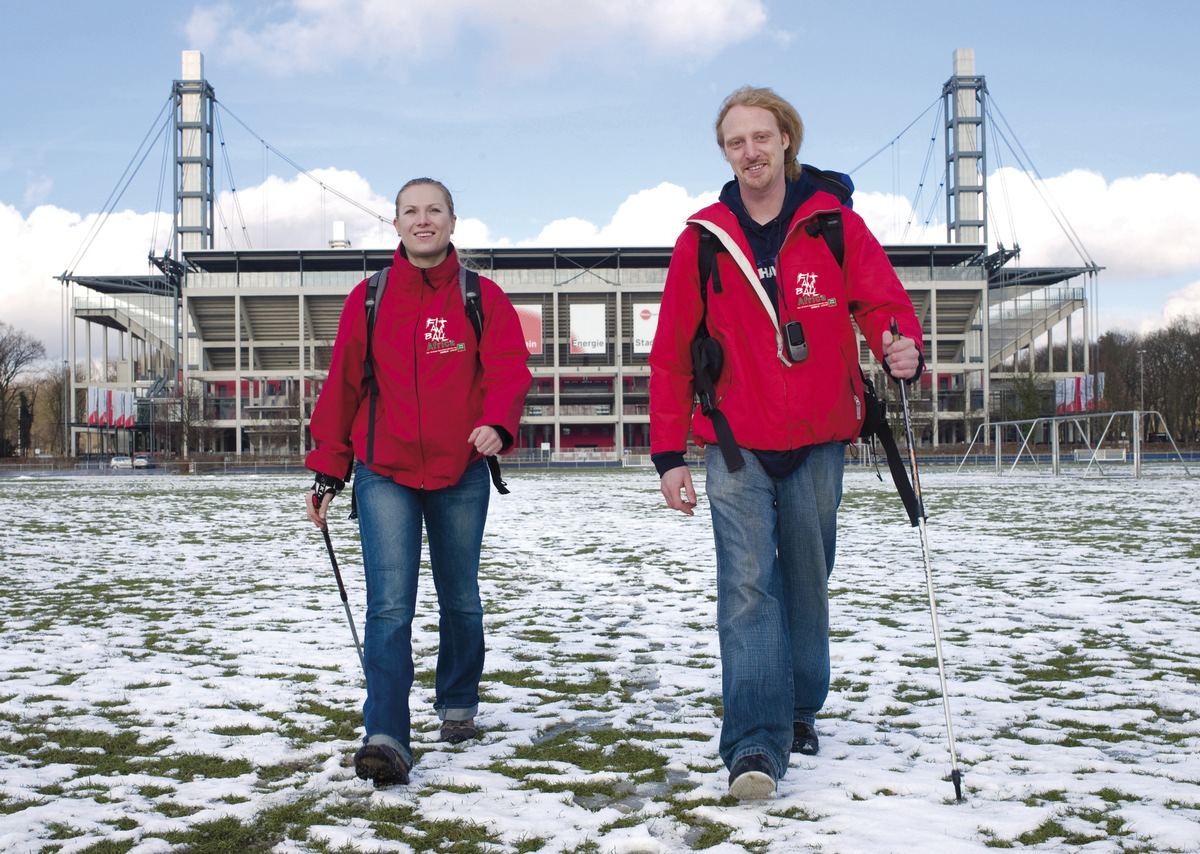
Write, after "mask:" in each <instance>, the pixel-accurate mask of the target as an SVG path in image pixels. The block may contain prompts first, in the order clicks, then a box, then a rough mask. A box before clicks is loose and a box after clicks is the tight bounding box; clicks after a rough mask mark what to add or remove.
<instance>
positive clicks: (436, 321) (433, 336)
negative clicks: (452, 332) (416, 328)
mask: <svg viewBox="0 0 1200 854" xmlns="http://www.w3.org/2000/svg"><path fill="white" fill-rule="evenodd" d="M466 348H467V345H465V344H459V343H457V342H456V341H455V340H454V339H453V338H447V337H446V318H444V317H431V318H429V319H428V320H426V321H425V352H426V353H455V352H458V351H461V350H465V349H466Z"/></svg>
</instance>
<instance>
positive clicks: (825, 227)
mask: <svg viewBox="0 0 1200 854" xmlns="http://www.w3.org/2000/svg"><path fill="white" fill-rule="evenodd" d="M804 230H805V231H807V232H808V233H809V235H810V236H812V237H816V236H817V235H818V234H819V235H821V237H823V238H825V245H826V246H828V247H829V251H830V252H832V253H833V260H835V261H837V265H838V267H841V266H842V262H843V261H845V260H846V235H845V232H844V231H843V229H842V215H841V213H840V212H837V211H831V212H826V213H819V214H817V215H816V217H814V218H813V221H812V222H810V223H809V224H808V225H806V226H805V227H804Z"/></svg>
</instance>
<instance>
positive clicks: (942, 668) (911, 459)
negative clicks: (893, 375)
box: [892, 317, 963, 803]
mask: <svg viewBox="0 0 1200 854" xmlns="http://www.w3.org/2000/svg"><path fill="white" fill-rule="evenodd" d="M892 337H893V338H897V339H898V338H900V328H899V327H898V326H897V325H896V319H895V318H894V317H893V318H892ZM897 384H898V385H899V386H900V404H901V407H902V408H903V411H904V438H905V440H906V441H907V442H908V464H909V467H910V468H911V470H912V485H913V491H914V492H915V493H916V497H917V512H916V513H915V514H913V519H912V523H913V526H914V527H915V528H917V530H918V531H920V533H921V555H922V557H924V559H925V586H926V588H927V589H928V590H929V613H930V616H931V617H932V619H933V645H934V648H935V649H936V651H937V666H938V679H939V680H940V681H941V683H942V708H943V710H944V711H945V713H946V736H947V738H948V739H949V741H950V780H951V782H953V783H954V799H955V800H956V801H958V802H959V803H962V799H963V796H962V772H961V771H959V769H958V754H957V753H956V752H955V750H954V726H953V725H952V724H951V723H950V695H949V693H948V692H947V690H946V663H945V660H944V659H943V658H942V633H941V632H940V631H939V630H938V615H937V599H936V598H935V597H934V595H933V566H932V564H931V563H930V560H929V542H928V540H927V539H926V536H925V502H924V500H922V498H921V477H920V475H919V474H918V472H917V449H916V443H915V442H913V428H912V415H911V413H910V412H909V410H908V388H907V386H906V385H905V381H904V380H898V381H897Z"/></svg>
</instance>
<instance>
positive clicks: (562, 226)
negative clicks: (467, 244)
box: [521, 182, 717, 247]
mask: <svg viewBox="0 0 1200 854" xmlns="http://www.w3.org/2000/svg"><path fill="white" fill-rule="evenodd" d="M716 200H717V194H716V193H715V192H711V193H701V194H700V195H699V196H689V195H688V193H687V191H686V190H685V189H684V188H683V187H680V186H677V185H675V184H669V183H665V182H664V183H662V184H659V185H658V186H657V187H654V188H652V189H649V190H642V191H640V192H637V193H634V194H633V195H631V196H630V197H629V198H627V199H626V200H625V201H624V202H622V203H621V206H620V207H618V208H617V211H616V213H615V214H613V218H612V219H611V220H610V221H609V222H608V224H607V225H604V226H602V227H598V226H596V225H594V224H593V223H591V222H588V221H587V220H582V219H578V218H576V217H570V218H567V219H560V220H555V221H554V222H552V223H550V224H549V225H547V226H546V227H545V228H544V229H542V231H541V233H540V234H538V236H537V237H535V238H534V239H533V240H527V241H522V243H521V245H523V246H555V247H584V246H673V245H674V244H675V238H677V237H678V236H679V232H680V231H682V230H683V226H684V223H685V221H686V220H687V218H688V216H690V215H691V214H693V213H695V212H696V211H697V210H699V209H700V208H702V207H704V206H705V205H709V204H712V203H713V202H715V201H716Z"/></svg>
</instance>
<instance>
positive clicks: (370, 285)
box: [363, 267, 391, 464]
mask: <svg viewBox="0 0 1200 854" xmlns="http://www.w3.org/2000/svg"><path fill="white" fill-rule="evenodd" d="M389 270H391V267H384V268H383V269H382V270H379V271H378V272H376V273H375V274H374V275H372V276H371V278H370V280H369V281H368V282H367V293H366V297H365V299H364V301H363V304H364V307H365V309H366V313H367V349H366V352H365V353H364V354H363V382H365V383H366V384H367V399H368V403H367V407H368V411H367V459H366V462H367V463H368V464H370V463H372V462H374V461H375V407H376V404H377V403H378V401H379V380H378V379H376V378H375V356H374V354H373V352H372V349H371V348H372V344H373V342H374V338H375V318H376V316H377V315H378V314H379V303H380V302H382V300H383V292H384V291H386V290H387V282H388V271H389Z"/></svg>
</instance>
